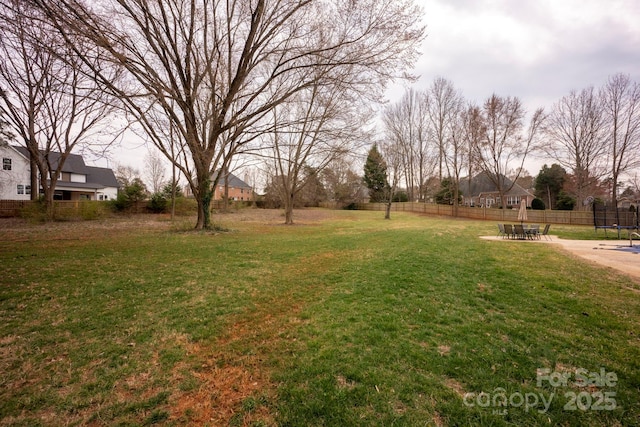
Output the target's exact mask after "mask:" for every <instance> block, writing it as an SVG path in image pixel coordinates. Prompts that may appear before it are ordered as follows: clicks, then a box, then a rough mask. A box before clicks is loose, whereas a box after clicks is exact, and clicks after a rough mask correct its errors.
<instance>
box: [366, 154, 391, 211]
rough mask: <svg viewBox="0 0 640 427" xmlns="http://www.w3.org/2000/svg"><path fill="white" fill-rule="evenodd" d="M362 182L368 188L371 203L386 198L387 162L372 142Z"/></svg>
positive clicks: (383, 200) (382, 200) (387, 185)
mask: <svg viewBox="0 0 640 427" xmlns="http://www.w3.org/2000/svg"><path fill="white" fill-rule="evenodd" d="M364 182H365V184H366V185H367V188H369V201H371V202H373V203H378V202H385V201H386V199H387V190H388V188H389V184H388V182H387V163H386V162H385V161H384V159H383V158H382V154H380V152H379V151H378V146H377V145H376V144H373V147H371V150H369V154H368V155H367V162H366V163H365V165H364Z"/></svg>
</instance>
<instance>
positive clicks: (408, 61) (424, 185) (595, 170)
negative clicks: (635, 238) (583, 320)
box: [0, 0, 640, 228]
mask: <svg viewBox="0 0 640 427" xmlns="http://www.w3.org/2000/svg"><path fill="white" fill-rule="evenodd" d="M422 15H423V11H422V10H421V8H420V7H419V6H418V5H417V4H416V2H415V1H413V0H366V1H359V2H354V1H351V0H331V1H322V2H315V1H311V0H247V1H242V2H237V1H233V0H223V1H218V0H216V1H214V0H161V1H151V0H98V1H88V0H58V1H55V2H51V1H48V0H0V35H1V36H2V43H0V122H2V123H5V125H4V128H5V131H4V133H5V134H6V135H11V138H12V139H13V140H17V141H18V142H19V143H20V144H23V145H24V146H26V147H27V149H28V150H29V152H30V153H31V159H32V162H33V164H32V167H31V170H32V183H31V188H32V197H34V198H35V197H38V194H37V189H38V188H42V189H43V190H44V195H43V196H44V198H45V201H47V203H48V204H49V203H51V202H52V200H53V191H52V189H53V188H55V183H56V180H57V178H58V177H59V176H60V173H59V172H60V169H61V167H62V164H63V162H64V160H65V158H66V156H68V155H69V154H70V153H71V152H72V151H73V150H76V151H83V152H86V151H91V152H94V153H98V154H105V153H106V152H108V150H109V149H110V147H112V146H113V145H114V144H117V143H118V142H119V141H120V140H121V138H122V135H123V133H124V132H125V131H128V132H133V133H135V134H136V135H137V136H138V137H140V138H141V139H142V140H144V141H145V142H148V143H149V144H151V145H152V146H153V147H155V149H157V151H158V152H159V153H161V154H162V155H163V156H164V158H166V159H168V161H169V162H170V163H171V165H172V183H173V184H172V186H173V187H174V188H175V187H176V185H175V183H176V182H177V180H178V177H180V176H181V177H183V178H184V179H185V180H186V181H187V183H186V185H187V187H188V192H189V194H192V195H193V196H194V198H195V199H196V201H197V205H198V217H197V221H196V225H195V226H196V228H207V227H210V226H211V219H210V205H211V200H212V197H213V194H214V189H215V187H216V186H217V185H218V180H219V179H220V177H221V176H224V173H226V172H228V171H230V168H231V167H232V166H233V165H234V164H235V162H237V161H238V159H240V158H242V159H252V160H251V161H253V162H255V164H256V165H260V166H259V167H261V168H263V172H264V173H265V175H266V176H268V182H267V187H268V191H267V194H268V195H269V194H272V195H273V196H274V198H275V197H276V196H275V195H277V199H278V202H279V203H280V205H281V206H282V207H284V208H285V212H286V216H285V220H286V222H287V223H292V222H293V207H294V206H295V205H296V203H300V200H299V199H300V198H306V199H309V197H310V196H309V194H308V193H309V192H310V191H311V192H313V191H316V190H317V191H324V190H328V191H327V195H326V196H325V197H327V198H330V199H331V198H333V199H340V200H345V199H346V197H347V196H344V195H345V194H350V195H351V196H349V197H358V198H359V197H360V192H361V190H360V189H359V188H361V187H362V185H356V181H355V179H354V177H355V176H356V175H357V174H356V172H354V170H353V165H354V164H356V163H357V162H358V159H359V157H360V153H361V151H362V150H363V149H364V148H365V147H370V146H371V144H372V142H373V143H374V144H375V146H376V148H379V149H380V153H381V155H382V156H383V158H384V160H385V162H386V167H387V168H388V173H389V174H388V177H389V182H388V185H389V186H390V187H392V188H393V189H397V188H399V187H403V188H404V191H405V193H406V197H407V199H409V200H426V199H427V198H428V197H429V195H430V194H433V189H434V188H436V189H437V188H439V187H440V186H441V185H442V184H443V183H447V182H449V183H452V184H451V188H452V191H453V193H455V194H453V196H452V198H453V200H454V201H455V203H456V206H457V203H458V202H457V201H458V200H459V194H458V191H459V190H458V188H459V184H460V180H461V179H463V177H464V176H465V175H466V176H468V177H472V176H473V175H474V174H476V173H478V172H481V171H482V172H484V173H486V174H487V175H488V176H489V177H490V178H491V179H492V180H494V182H495V185H496V188H498V190H499V192H500V193H501V196H503V195H504V194H505V193H506V192H508V191H509V188H508V187H509V184H508V182H507V181H505V180H504V179H503V177H504V176H505V175H507V174H509V173H511V171H517V173H516V176H515V178H516V179H517V178H518V175H519V174H520V171H522V170H523V165H524V162H525V159H527V158H528V157H530V156H531V155H540V154H541V153H544V154H545V155H548V156H549V158H550V159H553V161H555V162H557V163H558V164H560V165H562V167H564V168H566V169H567V171H568V172H569V174H570V175H571V177H572V180H573V181H574V182H575V185H574V188H575V190H574V191H575V195H576V196H577V197H578V198H579V199H580V200H581V201H582V200H586V198H588V196H589V194H590V191H591V188H592V186H593V185H596V184H594V183H600V184H601V183H602V181H603V180H605V179H607V180H609V181H608V182H611V183H612V184H611V186H610V187H611V194H612V199H613V201H614V202H615V200H616V197H617V194H618V192H619V191H618V188H617V185H618V182H619V180H620V179H621V178H622V177H623V176H625V174H628V173H629V172H630V171H632V170H633V169H634V168H635V167H637V166H638V164H639V156H640V155H639V153H640V150H638V148H640V147H639V146H638V145H639V142H638V141H639V137H638V133H639V130H638V128H639V126H638V122H639V119H638V116H639V114H640V113H639V109H638V92H639V90H638V85H637V83H635V82H632V81H630V79H629V77H628V76H625V75H615V76H612V77H611V78H610V79H609V81H608V82H607V84H606V85H605V86H604V87H603V88H600V89H598V90H596V89H585V90H583V91H581V92H577V93H573V92H572V93H571V94H570V95H568V96H567V97H565V98H563V99H562V100H561V101H559V102H558V103H557V104H556V105H554V107H553V109H552V111H551V112H550V113H548V114H545V113H544V112H543V111H542V110H541V109H539V110H537V111H535V112H534V113H533V114H532V115H531V119H530V121H529V123H525V117H527V112H526V111H525V110H524V107H523V105H522V102H521V101H520V100H519V99H518V98H516V97H510V96H508V97H501V96H498V95H492V96H491V97H489V98H488V99H487V100H486V101H485V102H484V103H483V104H482V105H473V104H471V103H469V102H467V101H465V100H464V98H463V96H462V95H461V94H460V92H459V91H457V90H456V89H455V87H454V86H453V84H452V83H451V82H449V81H447V80H446V79H444V78H437V79H435V80H434V81H433V84H432V85H431V86H430V87H429V88H428V89H427V90H424V91H417V90H413V89H412V90H408V91H407V92H406V94H405V96H404V97H403V98H402V100H401V101H399V102H398V103H396V104H393V105H390V106H388V107H387V108H386V109H384V111H383V115H382V122H383V128H384V130H383V132H382V134H378V133H376V130H375V127H374V126H373V125H372V118H374V117H375V116H376V108H377V107H376V106H377V105H379V103H380V102H381V101H382V100H383V95H384V92H385V89H386V87H387V84H388V83H389V82H390V81H393V80H398V79H403V80H409V81H410V80H411V79H412V78H414V77H413V76H411V75H409V74H408V73H407V70H410V69H411V68H412V66H413V65H414V63H415V61H416V59H417V57H418V49H419V45H420V43H421V42H422V40H423V39H424V37H425V28H424V26H423V25H422V24H421V18H422ZM4 139H7V138H6V137H5V138H4ZM52 152H59V153H62V156H61V161H60V162H58V163H53V162H51V161H50V159H49V153H52ZM243 161H249V160H243ZM218 171H222V172H223V173H222V174H221V173H218ZM513 181H515V180H513ZM318 183H322V184H323V186H322V188H321V187H320V186H319V185H318ZM360 184H362V179H361V178H360ZM314 186H315V187H314ZM154 187H158V185H156V184H154ZM312 188H316V190H313V191H312V190H311V189H312ZM335 188H337V190H335ZM305 191H306V193H307V194H306V195H305ZM317 191H316V192H317ZM390 194H393V192H391V193H390ZM354 195H355V196H354ZM390 197H392V196H390ZM296 199H298V201H296ZM502 200H504V198H503V197H502ZM305 203H306V202H305Z"/></svg>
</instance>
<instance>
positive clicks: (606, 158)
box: [365, 74, 640, 207]
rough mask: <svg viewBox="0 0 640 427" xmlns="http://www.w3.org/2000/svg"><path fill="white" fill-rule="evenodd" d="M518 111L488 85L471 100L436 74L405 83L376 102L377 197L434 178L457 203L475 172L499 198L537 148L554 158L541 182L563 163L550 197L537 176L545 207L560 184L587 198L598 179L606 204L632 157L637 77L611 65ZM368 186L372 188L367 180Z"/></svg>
mask: <svg viewBox="0 0 640 427" xmlns="http://www.w3.org/2000/svg"><path fill="white" fill-rule="evenodd" d="M527 115H528V112H527V111H525V109H524V107H523V105H522V102H521V101H520V99H518V98H517V97H511V96H506V97H502V96H498V95H496V94H493V95H491V96H490V97H488V98H487V99H486V100H485V101H484V102H483V103H482V104H481V105H476V104H474V103H472V102H468V101H465V99H464V97H463V95H462V94H461V93H460V91H458V90H456V89H455V87H454V85H453V83H452V82H450V81H448V80H446V79H444V78H441V77H439V78H436V79H435V80H434V81H433V82H432V84H431V85H430V86H429V87H428V88H427V89H426V90H423V91H417V90H415V89H409V90H407V91H406V93H405V94H404V96H403V97H402V99H401V100H400V101H398V102H397V103H395V104H393V105H390V106H389V107H387V108H386V109H385V110H384V114H383V123H384V126H383V127H384V136H383V138H382V140H381V141H380V142H379V143H378V144H377V147H375V148H376V150H378V149H379V150H380V154H379V155H380V156H382V158H383V160H384V161H385V164H384V167H385V168H386V169H388V175H389V177H390V180H389V182H388V183H387V184H386V185H387V186H388V187H389V190H388V192H387V193H386V196H384V197H385V200H387V199H388V197H391V195H392V194H393V193H394V191H395V189H396V187H397V186H398V185H402V186H403V187H404V189H406V192H407V193H408V198H409V199H410V200H414V201H425V200H427V199H428V198H429V197H430V196H433V194H434V193H435V192H436V191H437V189H434V188H433V187H434V186H435V187H436V188H438V187H439V186H441V185H444V186H445V187H450V188H451V193H452V195H451V200H452V203H453V204H454V207H457V206H458V204H459V202H460V194H459V188H460V184H461V179H463V177H466V179H469V180H471V179H472V178H473V176H474V175H476V174H478V173H483V174H484V175H485V176H486V177H487V178H488V179H489V180H490V181H491V182H492V183H493V185H494V186H495V188H496V189H497V191H498V193H499V194H500V200H501V201H503V202H504V201H505V200H506V198H505V194H506V193H507V192H508V191H509V190H510V189H511V187H512V186H513V185H514V184H515V183H516V182H517V181H518V179H519V178H520V176H521V175H522V174H523V173H525V172H526V171H525V169H524V164H525V160H526V159H527V158H530V157H531V156H537V157H543V158H545V159H549V160H550V162H553V163H554V164H553V165H552V168H549V167H548V166H547V165H545V167H544V168H543V169H542V170H541V175H540V178H541V180H542V181H544V179H547V181H548V180H549V179H551V177H552V176H553V173H555V176H556V177H558V176H559V175H558V174H559V171H558V170H557V169H558V168H559V169H560V170H561V171H564V175H562V178H561V179H560V182H561V184H560V185H561V188H560V189H557V188H555V187H557V185H558V182H557V181H556V182H555V183H554V186H555V187H554V189H555V193H556V196H554V199H553V200H551V197H550V192H551V191H550V189H551V187H550V186H549V185H547V187H546V190H547V193H548V194H549V197H544V183H542V182H541V183H540V186H541V187H542V188H541V189H540V190H539V194H540V197H541V198H542V199H543V200H548V201H549V205H550V206H549V207H551V206H553V205H554V203H555V199H556V198H557V193H558V192H559V191H560V190H562V189H563V188H562V185H563V183H566V186H565V188H564V190H566V191H565V194H566V195H569V196H570V197H573V198H575V199H576V203H575V204H576V206H579V207H580V206H583V207H584V206H587V205H588V203H589V202H590V201H592V200H593V196H594V195H600V194H602V191H603V188H605V187H606V189H607V192H608V195H609V200H610V202H611V203H612V204H613V205H616V204H617V201H618V196H619V194H620V193H621V191H620V188H619V187H620V185H621V180H622V178H623V177H626V178H628V179H632V180H633V178H634V177H633V175H632V174H633V173H634V172H635V173H636V177H637V168H638V166H640V85H639V84H638V83H637V82H634V81H632V80H631V79H630V77H629V76H628V75H624V74H615V75H612V76H610V77H609V78H608V80H607V82H606V83H605V84H604V85H603V86H602V87H601V88H599V89H596V88H593V87H589V88H585V89H582V90H579V91H571V92H570V93H569V94H568V95H566V96H564V97H563V98H562V99H560V100H559V101H557V102H556V103H555V104H554V105H553V106H552V108H551V109H550V111H549V112H544V110H543V109H541V108H540V109H537V110H536V111H534V112H533V113H532V114H531V115H530V116H531V118H530V120H529V122H528V123H525V118H526V117H527ZM372 155H373V157H374V158H375V157H376V156H378V154H377V153H372V152H370V153H369V156H370V157H371V156H372ZM549 169H551V170H549ZM366 174H367V170H366V168H365V175H366ZM550 174H551V175H550ZM507 177H509V178H510V179H506V178H507ZM635 182H637V178H635ZM369 188H370V189H371V190H372V194H374V195H375V194H376V188H374V187H372V186H369ZM468 188H471V186H470V185H469V186H468ZM638 190H639V189H638V188H636V191H638ZM467 196H468V195H467ZM379 197H382V196H379V195H378V196H376V197H375V198H376V199H378V198H379ZM379 201H380V200H379Z"/></svg>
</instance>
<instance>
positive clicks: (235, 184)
mask: <svg viewBox="0 0 640 427" xmlns="http://www.w3.org/2000/svg"><path fill="white" fill-rule="evenodd" d="M219 173H220V171H219V170H217V171H215V172H214V174H213V176H212V177H211V179H213V180H215V179H216V177H217V176H218V174H219ZM227 181H228V183H229V187H232V188H251V186H250V185H249V184H247V183H246V182H244V181H243V180H241V179H240V178H238V177H237V176H235V175H234V174H232V173H231V172H229V175H228V176H227ZM224 184H225V182H224V177H223V178H222V179H220V181H219V182H218V185H224Z"/></svg>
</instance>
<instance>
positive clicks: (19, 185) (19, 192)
mask: <svg viewBox="0 0 640 427" xmlns="http://www.w3.org/2000/svg"><path fill="white" fill-rule="evenodd" d="M18 194H24V185H22V184H18Z"/></svg>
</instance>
